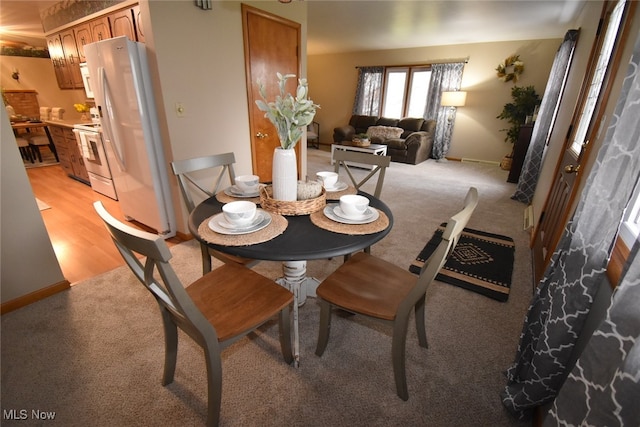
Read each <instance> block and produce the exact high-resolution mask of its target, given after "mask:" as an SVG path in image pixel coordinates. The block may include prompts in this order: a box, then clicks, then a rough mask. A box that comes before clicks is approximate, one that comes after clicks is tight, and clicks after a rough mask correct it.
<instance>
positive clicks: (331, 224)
mask: <svg viewBox="0 0 640 427" xmlns="http://www.w3.org/2000/svg"><path fill="white" fill-rule="evenodd" d="M372 209H375V208H372ZM323 211H324V209H323V210H321V211H318V212H314V213H312V214H311V222H312V223H313V224H314V225H315V226H316V227H320V228H323V229H325V230H329V231H333V232H335V233H341V234H352V235H360V234H373V233H378V232H380V231H383V230H385V229H386V228H387V227H388V226H389V217H388V216H387V214H385V213H384V212H382V211H381V210H379V209H378V213H380V216H378V219H376V220H375V221H373V222H370V223H368V224H343V223H341V222H336V221H334V220H332V219H329V218H327V217H326V216H325V214H324V212H323Z"/></svg>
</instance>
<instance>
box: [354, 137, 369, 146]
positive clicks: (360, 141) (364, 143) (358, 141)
mask: <svg viewBox="0 0 640 427" xmlns="http://www.w3.org/2000/svg"><path fill="white" fill-rule="evenodd" d="M351 145H353V146H355V147H368V146H369V145H371V140H370V139H360V138H353V140H352V141H351Z"/></svg>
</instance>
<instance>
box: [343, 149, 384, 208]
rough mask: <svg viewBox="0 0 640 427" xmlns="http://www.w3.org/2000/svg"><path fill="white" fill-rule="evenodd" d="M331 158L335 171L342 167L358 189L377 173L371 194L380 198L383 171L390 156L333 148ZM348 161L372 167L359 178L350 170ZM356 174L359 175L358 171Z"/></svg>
mask: <svg viewBox="0 0 640 427" xmlns="http://www.w3.org/2000/svg"><path fill="white" fill-rule="evenodd" d="M333 160H334V161H335V172H336V173H340V167H343V168H344V170H345V171H346V172H347V175H348V176H349V179H350V180H351V182H352V183H353V185H354V187H355V188H356V190H360V187H362V186H363V185H364V184H366V183H367V182H368V181H369V179H371V178H372V177H373V176H375V175H376V174H377V175H378V181H377V182H376V189H375V192H374V193H373V196H374V197H376V198H380V194H381V193H382V186H383V184H384V176H385V171H386V168H388V167H389V165H390V164H391V156H378V155H376V154H373V153H361V152H357V151H347V150H335V151H334V153H333ZM349 163H358V164H364V165H369V166H372V167H373V168H372V169H371V170H370V171H369V173H368V174H367V175H366V176H365V177H364V178H361V179H360V178H358V177H356V176H355V175H354V171H352V169H351V166H350V164H349ZM358 175H360V173H358Z"/></svg>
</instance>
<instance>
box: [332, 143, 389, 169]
mask: <svg viewBox="0 0 640 427" xmlns="http://www.w3.org/2000/svg"><path fill="white" fill-rule="evenodd" d="M336 150H343V151H358V152H360V153H372V154H375V155H377V156H386V155H387V146H386V145H384V144H369V145H367V146H366V147H360V146H357V145H352V144H351V143H350V142H343V143H342V144H331V164H332V165H333V164H335V161H334V160H333V153H335V151H336ZM347 164H348V165H349V166H356V167H359V168H365V169H369V168H370V169H371V170H373V169H374V168H375V166H370V165H363V164H359V163H352V162H347Z"/></svg>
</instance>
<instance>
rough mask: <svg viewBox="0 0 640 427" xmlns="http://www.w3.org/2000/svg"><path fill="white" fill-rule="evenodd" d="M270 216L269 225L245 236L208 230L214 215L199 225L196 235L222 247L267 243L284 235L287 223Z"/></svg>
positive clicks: (278, 216) (284, 220)
mask: <svg viewBox="0 0 640 427" xmlns="http://www.w3.org/2000/svg"><path fill="white" fill-rule="evenodd" d="M268 215H271V223H270V224H269V225H268V226H266V227H265V228H263V229H262V230H258V231H255V232H253V233H247V234H220V233H216V232H215V231H213V230H212V229H211V228H209V220H211V218H213V217H214V216H215V215H212V216H210V217H209V218H207V219H205V220H204V221H202V223H200V226H199V227H198V234H199V235H200V237H202V238H203V239H204V240H206V241H207V242H209V243H213V244H215V245H223V246H247V245H255V244H256V243H262V242H268V241H269V240H271V239H273V238H275V237H277V236H279V235H281V234H282V233H284V230H286V229H287V226H288V225H289V222H288V221H287V219H286V218H285V217H283V216H282V215H278V214H274V213H268Z"/></svg>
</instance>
